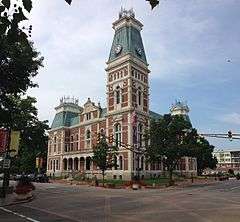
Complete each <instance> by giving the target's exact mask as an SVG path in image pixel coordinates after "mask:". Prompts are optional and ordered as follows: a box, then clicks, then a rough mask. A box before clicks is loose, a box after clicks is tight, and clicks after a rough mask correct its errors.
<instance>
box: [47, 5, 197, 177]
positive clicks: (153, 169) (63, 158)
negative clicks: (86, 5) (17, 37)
mask: <svg viewBox="0 0 240 222" xmlns="http://www.w3.org/2000/svg"><path fill="white" fill-rule="evenodd" d="M142 27H143V25H142V23H141V22H140V21H138V20H137V19H136V18H135V15H134V12H133V10H129V11H127V10H121V12H120V13H119V18H118V19H117V21H115V22H114V23H113V29H114V30H115V35H114V38H113V43H112V47H111V50H110V55H109V59H108V61H107V67H106V69H105V70H106V75H107V82H106V86H107V87H106V89H107V90H106V104H107V107H101V105H100V104H99V103H98V104H96V103H94V102H93V101H91V99H90V98H88V99H87V101H86V103H85V104H83V106H80V105H79V104H78V100H76V99H73V98H65V97H64V98H62V99H61V100H60V104H59V105H58V106H57V107H56V108H55V109H56V115H55V118H54V120H53V123H52V126H51V129H50V130H49V142H48V164H47V173H48V174H53V173H54V174H55V176H60V175H62V176H63V175H68V174H70V173H73V172H84V173H86V174H87V175H88V176H89V177H91V176H92V175H94V174H95V175H98V174H99V173H100V171H99V170H98V168H97V166H96V165H95V164H94V163H93V162H92V161H91V158H92V156H93V147H94V145H95V144H96V143H97V134H98V133H99V132H101V133H104V134H105V135H106V136H107V137H108V136H110V135H113V136H114V140H115V141H121V142H122V143H123V144H129V145H133V142H134V136H133V135H135V134H134V130H136V131H137V133H136V135H137V146H141V147H142V145H143V144H142V138H143V133H144V129H145V128H146V127H148V126H149V122H150V118H154V119H159V118H161V115H160V114H158V113H155V112H153V111H150V110H149V74H150V70H149V68H148V63H147V59H146V54H145V50H144V46H143V42H142V37H141V30H142ZM102 78H103V79H104V76H103V77H102ZM89 85H91V83H89ZM188 111H189V110H188V107H187V106H186V105H184V104H182V103H180V102H177V103H176V104H174V105H173V106H172V109H171V113H172V114H173V115H180V114H183V115H185V116H186V117H188V115H187V113H188ZM133 115H135V116H136V120H137V123H133V121H132V119H133ZM133 124H134V125H133ZM117 163H118V167H117V168H113V169H112V170H108V171H107V172H106V174H107V177H108V178H117V179H124V180H128V179H131V178H132V177H133V176H134V175H135V174H136V170H137V169H140V174H141V176H145V177H146V176H150V175H152V176H156V175H158V174H160V173H162V172H163V170H164V169H163V166H162V164H161V163H156V164H146V163H145V158H144V156H141V157H140V161H137V158H136V154H135V153H133V152H131V151H130V150H128V149H125V148H124V147H120V148H119V154H118V155H117ZM137 165H139V166H137ZM177 170H179V171H181V172H188V173H189V172H190V173H191V172H194V173H196V159H194V158H183V160H182V162H181V163H180V165H179V166H178V168H177Z"/></svg>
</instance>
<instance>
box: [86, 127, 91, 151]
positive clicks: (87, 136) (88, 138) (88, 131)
mask: <svg viewBox="0 0 240 222" xmlns="http://www.w3.org/2000/svg"><path fill="white" fill-rule="evenodd" d="M90 143H91V131H90V130H87V131H86V148H87V149H89V148H90Z"/></svg>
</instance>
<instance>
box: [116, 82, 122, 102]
mask: <svg viewBox="0 0 240 222" xmlns="http://www.w3.org/2000/svg"><path fill="white" fill-rule="evenodd" d="M120 94H121V93H120V87H119V86H117V88H116V104H119V103H120V102H121V95H120Z"/></svg>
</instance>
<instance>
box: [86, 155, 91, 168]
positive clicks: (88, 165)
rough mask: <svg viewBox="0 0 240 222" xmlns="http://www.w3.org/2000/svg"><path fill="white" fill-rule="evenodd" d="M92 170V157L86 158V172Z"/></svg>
mask: <svg viewBox="0 0 240 222" xmlns="http://www.w3.org/2000/svg"><path fill="white" fill-rule="evenodd" d="M90 169H91V157H87V158H86V170H90Z"/></svg>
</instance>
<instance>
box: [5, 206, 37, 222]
mask: <svg viewBox="0 0 240 222" xmlns="http://www.w3.org/2000/svg"><path fill="white" fill-rule="evenodd" d="M0 210H3V211H5V212H7V213H11V214H14V215H16V216H18V217H21V218H23V219H26V220H28V221H31V222H40V221H39V220H35V219H33V218H31V217H27V216H24V215H22V214H19V213H17V212H14V211H11V210H8V209H6V208H4V207H0Z"/></svg>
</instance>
